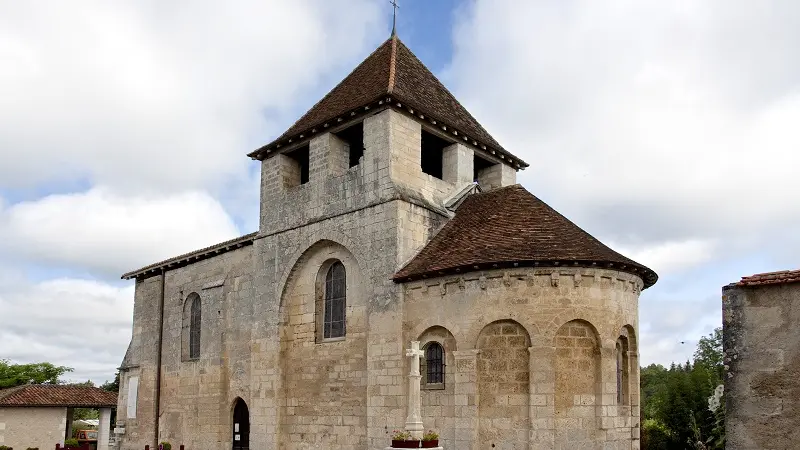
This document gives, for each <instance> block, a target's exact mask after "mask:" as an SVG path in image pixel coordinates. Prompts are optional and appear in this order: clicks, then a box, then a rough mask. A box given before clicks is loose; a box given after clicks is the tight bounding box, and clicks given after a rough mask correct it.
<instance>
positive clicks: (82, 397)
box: [0, 384, 117, 408]
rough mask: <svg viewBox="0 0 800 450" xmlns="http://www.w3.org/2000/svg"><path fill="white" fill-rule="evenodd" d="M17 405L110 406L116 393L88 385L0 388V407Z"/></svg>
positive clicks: (115, 399)
mask: <svg viewBox="0 0 800 450" xmlns="http://www.w3.org/2000/svg"><path fill="white" fill-rule="evenodd" d="M17 406H39V407H42V406H59V407H71V408H111V407H115V406H117V394H116V393H115V392H108V391H104V390H102V389H100V388H96V387H88V386H64V385H58V384H26V385H23V386H17V387H13V388H8V389H1V390H0V408H2V407H17Z"/></svg>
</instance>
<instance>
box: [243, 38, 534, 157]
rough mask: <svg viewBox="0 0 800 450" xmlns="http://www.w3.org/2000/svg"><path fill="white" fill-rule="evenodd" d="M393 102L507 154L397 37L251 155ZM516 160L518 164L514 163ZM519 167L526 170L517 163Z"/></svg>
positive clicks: (389, 40) (381, 47) (370, 56)
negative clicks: (378, 103)
mask: <svg viewBox="0 0 800 450" xmlns="http://www.w3.org/2000/svg"><path fill="white" fill-rule="evenodd" d="M389 96H391V97H392V98H394V99H395V100H397V101H399V102H401V104H403V106H404V107H405V106H408V107H411V108H413V109H414V110H416V111H418V112H420V113H422V114H423V115H425V116H427V117H429V118H431V119H435V120H437V121H438V122H442V123H443V124H446V125H448V126H450V127H451V128H454V129H456V130H459V131H460V132H461V133H462V134H466V135H467V136H468V137H469V138H470V139H471V140H476V141H478V142H480V143H481V144H483V145H486V146H488V147H490V148H493V149H495V150H498V151H501V152H503V153H506V154H509V155H510V153H508V151H506V150H505V149H503V147H502V146H501V145H500V144H499V143H498V142H497V141H496V140H495V139H494V138H493V137H492V136H491V135H490V134H489V133H488V132H487V131H486V130H485V129H484V128H483V127H482V126H481V124H479V123H478V121H477V120H476V119H475V118H474V117H473V116H472V115H471V114H470V113H469V112H468V111H467V110H466V109H465V108H464V107H463V106H462V105H461V103H459V101H458V100H456V98H455V97H454V96H453V94H451V93H450V91H448V90H447V88H446V87H445V86H444V85H443V84H442V83H441V82H440V81H439V80H438V79H437V78H436V76H435V75H433V73H431V71H430V70H428V68H427V67H425V65H424V64H423V63H422V62H421V61H420V60H419V59H418V58H417V57H416V56H415V55H414V53H412V52H411V50H409V48H408V47H406V46H405V44H403V42H402V41H401V40H400V39H399V38H397V37H396V36H393V37H391V38H389V39H387V40H386V41H385V42H384V43H383V44H381V46H380V47H378V48H377V49H376V50H375V51H374V52H372V54H370V55H369V56H368V57H367V58H366V59H365V60H364V61H363V62H362V63H361V64H359V65H358V66H357V67H356V68H355V69H354V70H353V71H352V72H351V73H350V74H349V75H348V76H347V77H345V79H344V80H342V81H341V82H340V83H339V84H338V85H336V87H334V88H333V89H332V90H331V91H330V92H328V94H327V95H325V97H323V98H322V99H321V100H320V101H319V102H317V104H315V105H314V106H313V107H312V108H311V109H310V110H309V111H308V112H306V113H305V114H304V115H303V116H302V117H301V118H300V119H299V120H298V121H297V122H295V123H294V124H293V125H292V126H291V127H290V128H289V129H288V130H286V132H285V133H283V134H282V135H281V136H280V137H278V138H277V139H275V140H274V141H273V142H271V143H269V144H267V145H265V146H263V147H261V148H259V149H258V150H256V151H254V152H252V153H250V154H249V156H251V157H258V156H259V155H261V154H262V152H263V151H264V150H266V149H268V148H272V147H273V146H275V145H276V144H278V143H279V142H282V141H285V140H288V139H289V138H291V137H294V136H297V135H299V134H301V133H304V132H307V131H309V130H312V129H314V128H318V127H321V126H322V125H324V123H326V122H329V121H332V120H334V119H336V118H337V117H340V116H344V115H346V114H347V113H349V112H351V111H353V110H356V109H358V108H361V107H363V106H366V105H368V104H370V103H372V102H375V101H378V100H380V99H383V98H384V97H389ZM515 159H518V158H516V157H515ZM519 163H520V165H521V166H523V167H526V166H527V165H528V164H527V163H525V162H523V161H521V160H519Z"/></svg>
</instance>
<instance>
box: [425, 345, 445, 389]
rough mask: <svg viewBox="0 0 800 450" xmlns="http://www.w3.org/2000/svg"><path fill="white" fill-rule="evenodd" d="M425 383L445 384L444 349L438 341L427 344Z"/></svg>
mask: <svg viewBox="0 0 800 450" xmlns="http://www.w3.org/2000/svg"><path fill="white" fill-rule="evenodd" d="M425 384H444V349H442V345H441V344H439V343H438V342H431V343H429V344H428V345H426V346H425Z"/></svg>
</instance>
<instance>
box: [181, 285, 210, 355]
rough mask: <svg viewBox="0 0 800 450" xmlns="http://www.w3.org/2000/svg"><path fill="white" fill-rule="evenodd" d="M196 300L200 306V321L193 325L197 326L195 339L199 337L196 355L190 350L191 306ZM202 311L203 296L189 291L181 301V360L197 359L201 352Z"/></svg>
mask: <svg viewBox="0 0 800 450" xmlns="http://www.w3.org/2000/svg"><path fill="white" fill-rule="evenodd" d="M196 302H199V308H200V310H199V311H200V321H199V323H196V324H195V326H197V327H199V328H198V329H197V330H196V332H197V333H198V334H197V335H196V337H197V339H199V342H198V344H199V347H200V352H199V353H198V355H197V356H194V357H193V356H192V355H191V352H190V350H191V349H190V346H191V343H192V330H193V327H192V308H193V306H195V305H196ZM202 311H203V298H202V297H201V296H200V294H198V293H197V292H191V293H189V295H187V296H186V298H185V299H184V301H183V310H182V313H181V360H182V361H190V360H193V359H197V358H199V356H200V353H202V347H203V340H202V338H203V334H204V333H203V321H202Z"/></svg>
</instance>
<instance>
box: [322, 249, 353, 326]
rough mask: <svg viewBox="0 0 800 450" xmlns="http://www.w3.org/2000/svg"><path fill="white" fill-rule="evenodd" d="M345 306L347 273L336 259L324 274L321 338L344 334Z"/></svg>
mask: <svg viewBox="0 0 800 450" xmlns="http://www.w3.org/2000/svg"><path fill="white" fill-rule="evenodd" d="M346 306H347V274H346V273H345V270H344V264H342V263H341V262H340V261H336V262H335V263H333V265H331V267H330V268H328V273H327V275H325V320H324V324H323V330H324V334H323V338H325V339H330V338H338V337H343V336H344V335H345V331H346V330H345V324H346V317H345V308H346Z"/></svg>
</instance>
